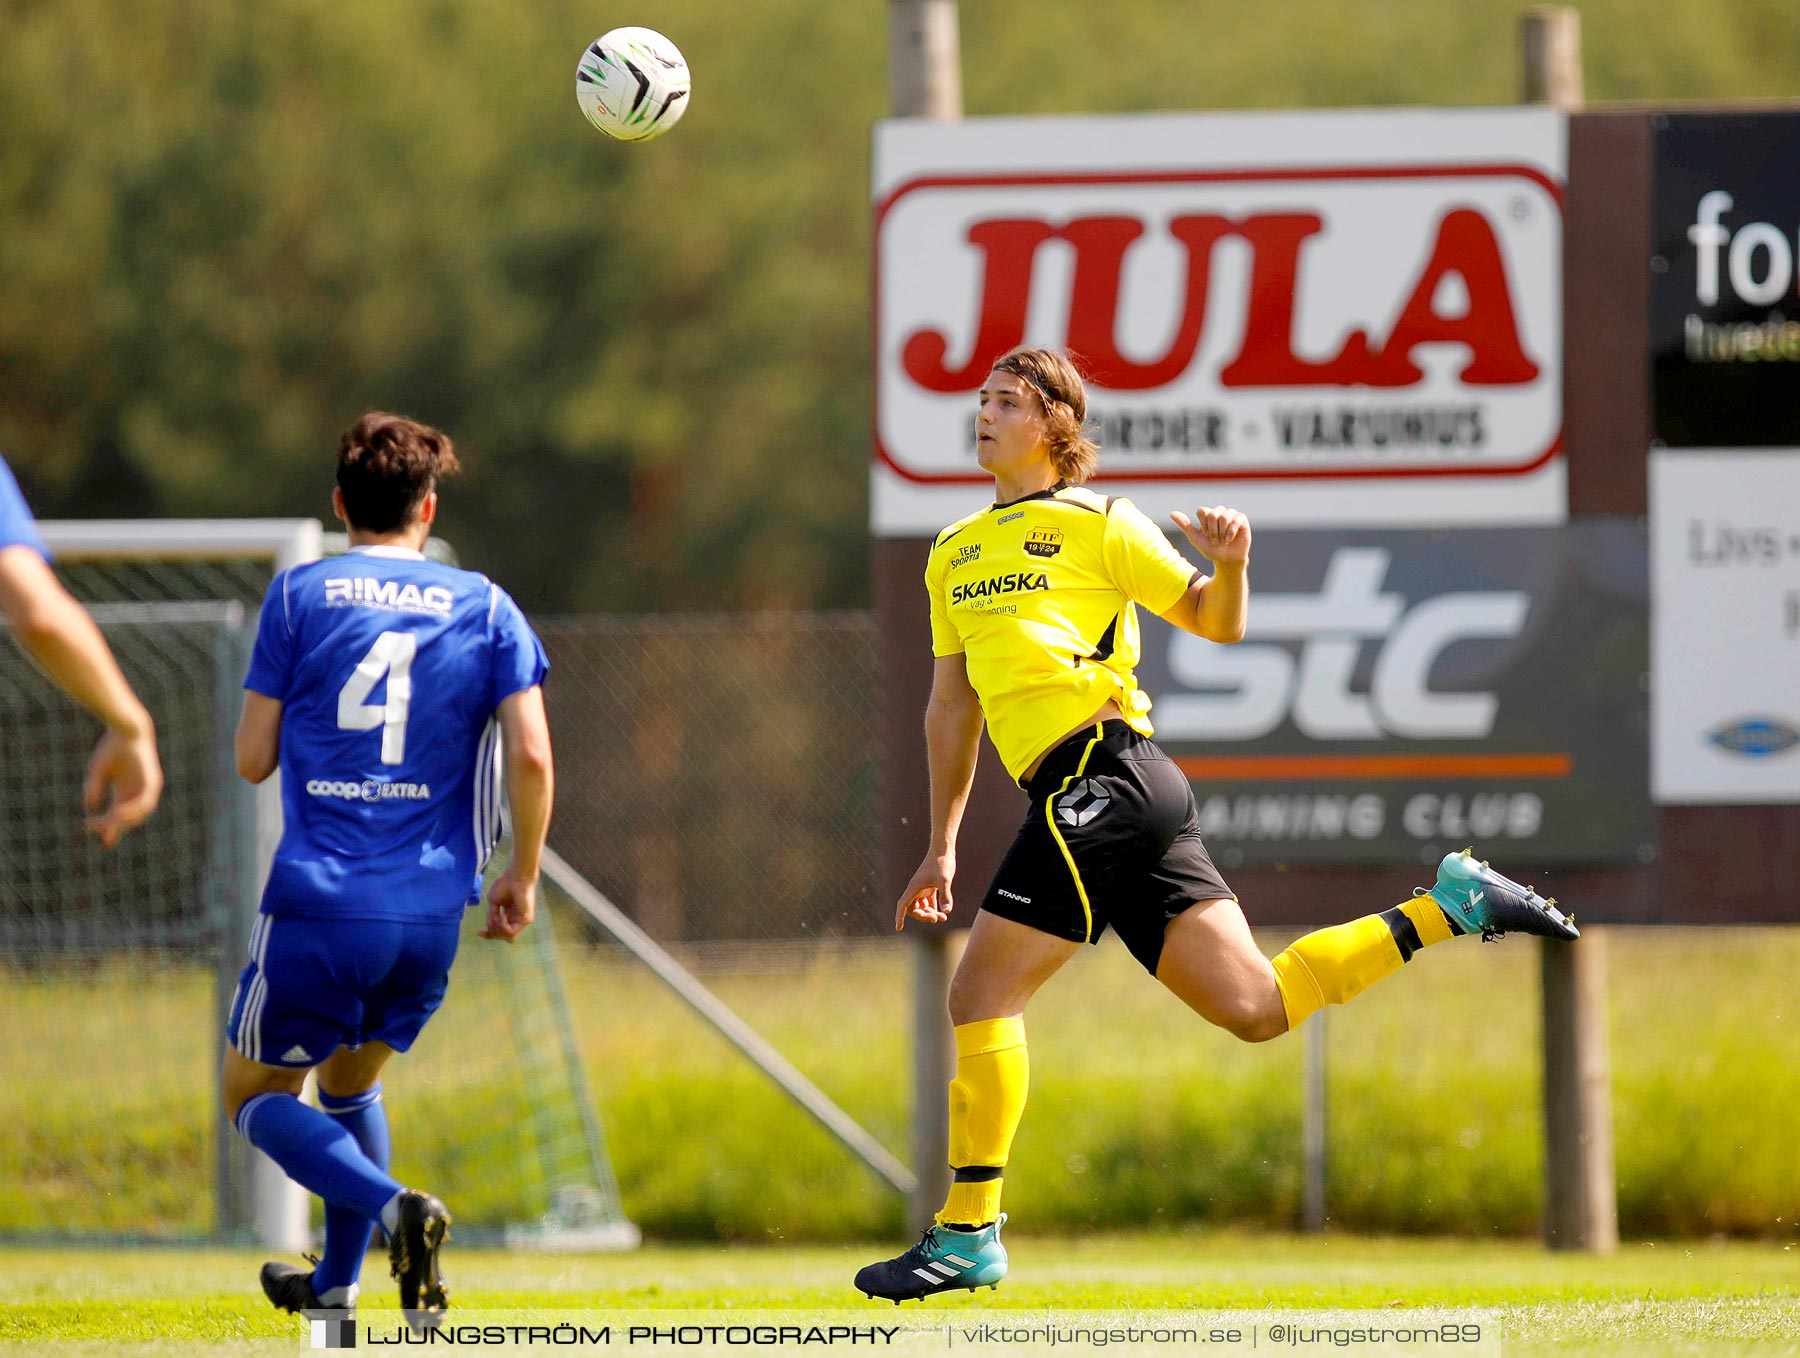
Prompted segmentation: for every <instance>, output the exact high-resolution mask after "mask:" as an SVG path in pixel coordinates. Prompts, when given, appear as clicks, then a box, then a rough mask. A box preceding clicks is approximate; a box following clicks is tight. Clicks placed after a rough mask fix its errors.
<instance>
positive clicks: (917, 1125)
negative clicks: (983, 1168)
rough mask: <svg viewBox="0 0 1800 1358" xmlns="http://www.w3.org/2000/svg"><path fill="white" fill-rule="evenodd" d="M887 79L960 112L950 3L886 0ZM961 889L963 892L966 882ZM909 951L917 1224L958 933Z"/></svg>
mask: <svg viewBox="0 0 1800 1358" xmlns="http://www.w3.org/2000/svg"><path fill="white" fill-rule="evenodd" d="M888 78H889V86H890V90H891V98H892V101H893V110H894V116H895V117H897V118H931V119H935V120H937V121H939V122H953V121H955V120H956V119H958V118H961V117H962V57H961V45H960V42H959V39H958V34H957V3H956V0H890V3H889V6H888ZM964 885H965V891H967V884H964ZM911 933H912V940H913V943H912V953H913V1136H912V1160H913V1172H914V1173H915V1174H917V1175H918V1177H919V1186H918V1188H917V1190H916V1191H915V1192H914V1194H913V1199H912V1203H911V1209H912V1217H913V1221H914V1224H915V1225H919V1226H923V1225H924V1223H926V1222H927V1221H930V1220H931V1218H932V1217H933V1216H934V1215H935V1214H936V1212H937V1210H938V1208H939V1207H941V1206H943V1202H944V1195H945V1194H946V1193H947V1192H948V1191H949V1187H950V1167H949V1165H948V1163H947V1161H946V1155H945V1147H946V1145H947V1144H948V1141H949V1136H950V1101H949V1086H950V1080H951V1077H952V1075H953V1074H954V1073H955V1070H956V1043H955V1039H954V1037H953V1036H952V1034H951V1031H950V1018H949V1014H948V1011H947V1010H946V1009H945V1007H944V1001H945V997H946V995H947V994H948V992H949V989H950V975H951V973H952V971H954V969H955V965H956V957H957V956H958V955H959V954H960V948H958V947H957V946H956V943H957V942H958V941H960V933H959V934H952V933H951V931H950V930H947V929H933V928H915V929H913V930H912V931H911Z"/></svg>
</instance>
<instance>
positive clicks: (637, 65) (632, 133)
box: [575, 28, 692, 141]
mask: <svg viewBox="0 0 1800 1358" xmlns="http://www.w3.org/2000/svg"><path fill="white" fill-rule="evenodd" d="M691 86H692V81H691V80H690V78H689V76H688V64H687V58H686V57H684V56H682V55H681V49H680V48H679V47H677V46H676V45H675V44H674V43H672V42H670V41H669V40H668V39H667V38H665V37H664V36H663V35H662V34H660V33H658V32H657V31H656V30H655V29H653V28H615V29H613V30H612V32H610V33H603V34H602V35H601V36H600V37H598V38H596V39H595V40H594V41H593V42H592V43H591V44H589V46H588V49H587V51H585V52H583V53H582V54H581V60H580V62H579V63H577V64H576V67H575V102H576V103H578V104H580V105H581V111H582V112H583V113H584V114H586V115H587V120H588V121H589V122H590V123H592V124H593V125H594V126H595V127H597V128H599V129H600V130H601V131H602V132H604V133H606V135H607V136H609V137H616V138H618V139H619V140H620V141H649V140H650V138H652V137H660V136H662V134H663V133H665V132H667V131H668V130H669V129H670V128H671V127H673V126H675V124H676V123H678V122H680V121H681V115H682V114H683V113H686V112H687V106H688V92H689V89H690V88H691Z"/></svg>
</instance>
